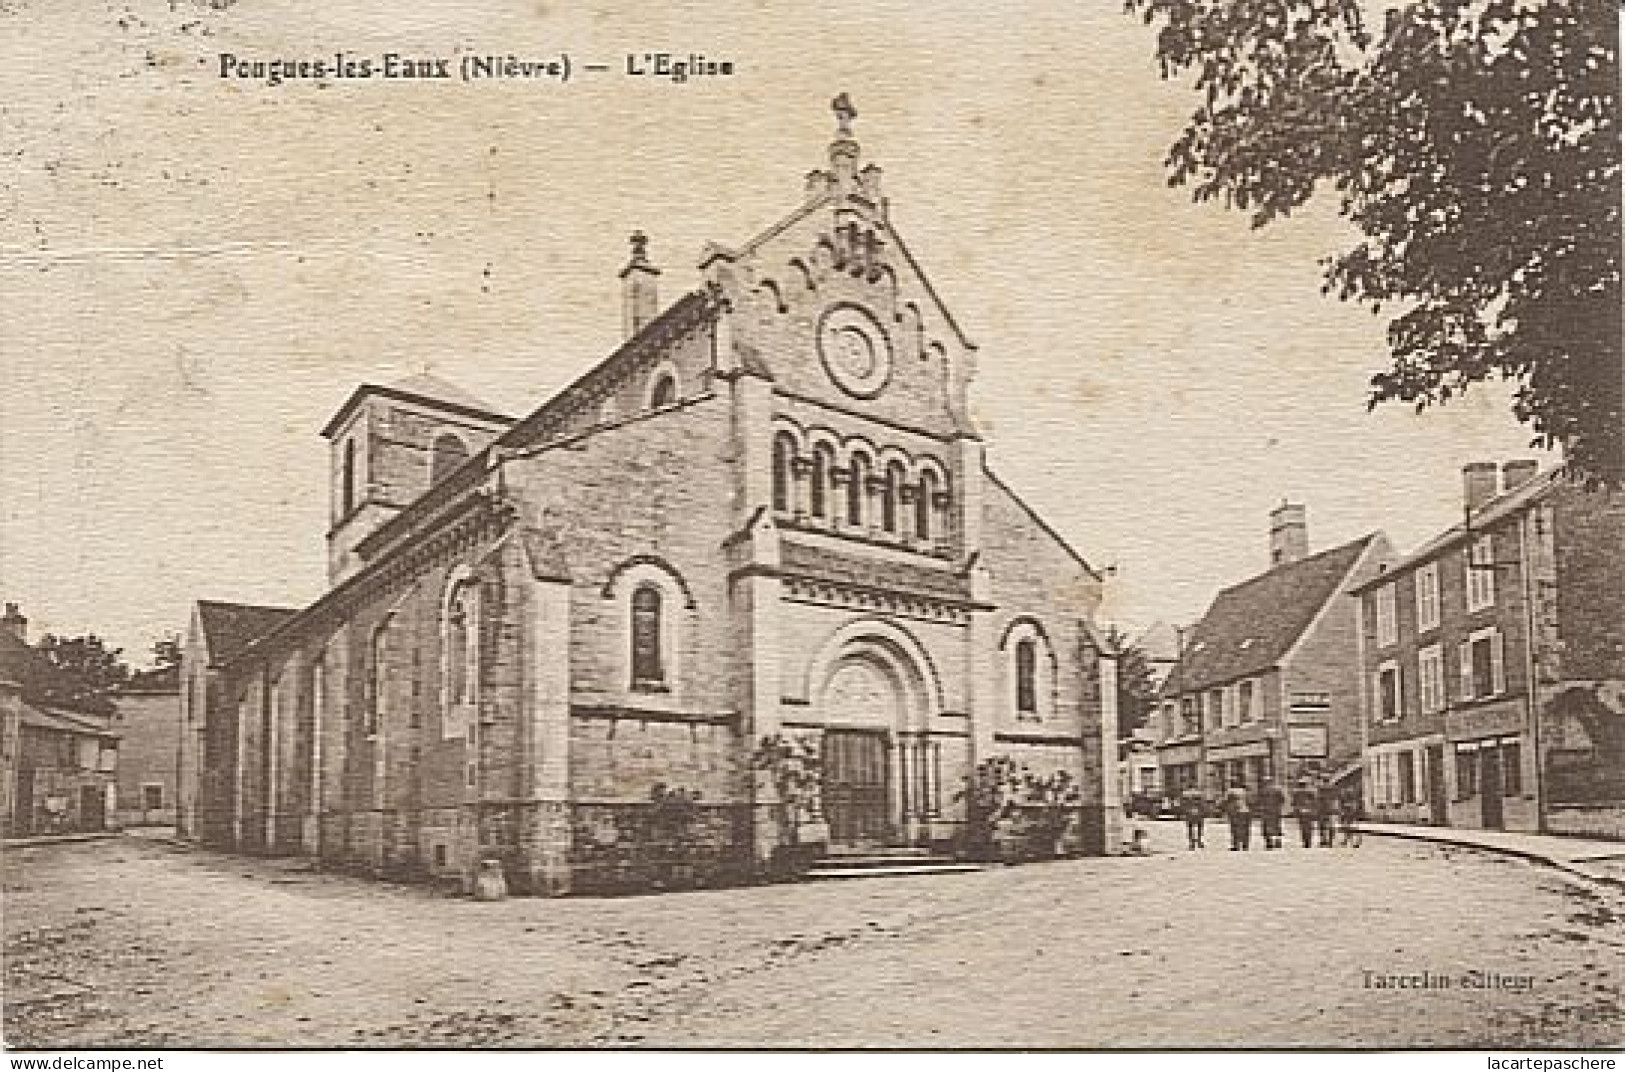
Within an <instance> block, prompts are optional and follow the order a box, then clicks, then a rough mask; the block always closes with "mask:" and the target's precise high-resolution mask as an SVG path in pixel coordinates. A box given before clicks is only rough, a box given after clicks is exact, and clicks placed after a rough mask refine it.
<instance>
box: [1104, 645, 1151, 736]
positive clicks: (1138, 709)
mask: <svg viewBox="0 0 1625 1072" xmlns="http://www.w3.org/2000/svg"><path fill="white" fill-rule="evenodd" d="M1106 640H1107V643H1109V644H1110V645H1111V646H1112V648H1113V649H1114V650H1115V651H1116V653H1117V736H1118V737H1119V738H1127V737H1132V736H1133V735H1134V731H1135V730H1137V729H1139V728H1140V727H1141V726H1144V725H1145V723H1146V720H1147V719H1148V718H1150V717H1151V712H1152V711H1153V710H1155V709H1156V705H1157V682H1156V678H1155V677H1154V676H1153V675H1152V673H1151V663H1150V662H1149V661H1148V660H1147V659H1146V657H1145V652H1144V651H1143V650H1142V649H1141V648H1139V647H1137V646H1136V645H1134V644H1133V643H1131V642H1129V640H1128V638H1127V637H1125V636H1124V635H1123V633H1122V632H1121V631H1120V630H1119V629H1118V628H1117V627H1116V626H1115V625H1114V626H1111V627H1109V628H1108V629H1107V630H1106Z"/></svg>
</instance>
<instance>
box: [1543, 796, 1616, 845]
mask: <svg viewBox="0 0 1625 1072" xmlns="http://www.w3.org/2000/svg"><path fill="white" fill-rule="evenodd" d="M1546 830H1547V831H1548V832H1549V833H1553V834H1573V835H1578V836H1582V837H1594V838H1606V839H1609V840H1613V841H1625V802H1622V803H1618V804H1560V805H1554V806H1553V807H1551V808H1550V809H1548V810H1547V812H1546Z"/></svg>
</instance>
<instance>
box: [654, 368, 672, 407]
mask: <svg viewBox="0 0 1625 1072" xmlns="http://www.w3.org/2000/svg"><path fill="white" fill-rule="evenodd" d="M676 401H677V380H676V379H674V378H673V377H672V376H671V374H670V373H661V375H660V378H659V379H657V380H656V381H655V385H654V387H653V388H652V389H651V390H650V391H649V408H650V409H665V408H666V407H667V406H669V405H671V404H672V403H674V402H676Z"/></svg>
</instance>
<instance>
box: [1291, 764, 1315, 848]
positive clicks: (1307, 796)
mask: <svg viewBox="0 0 1625 1072" xmlns="http://www.w3.org/2000/svg"><path fill="white" fill-rule="evenodd" d="M1319 807H1320V801H1319V797H1318V796H1317V794H1316V793H1315V785H1314V783H1313V782H1311V781H1310V780H1309V779H1308V778H1307V777H1304V778H1299V779H1298V784H1297V786H1296V788H1294V789H1293V790H1292V814H1293V815H1295V816H1297V818H1298V836H1299V837H1301V838H1303V847H1304V848H1306V849H1310V848H1314V845H1315V812H1316V811H1317V810H1318V809H1319Z"/></svg>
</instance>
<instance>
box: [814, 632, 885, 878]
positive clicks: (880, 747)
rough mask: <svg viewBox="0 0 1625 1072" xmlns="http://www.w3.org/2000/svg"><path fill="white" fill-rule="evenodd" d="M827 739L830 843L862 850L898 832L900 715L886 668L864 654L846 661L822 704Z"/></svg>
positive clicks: (825, 764) (825, 772)
mask: <svg viewBox="0 0 1625 1072" xmlns="http://www.w3.org/2000/svg"><path fill="white" fill-rule="evenodd" d="M819 706H820V708H821V709H822V713H823V714H824V717H825V720H826V727H825V730H824V741H823V798H824V799H823V806H824V817H825V821H826V822H828V823H829V837H830V845H831V847H832V848H836V849H846V850H861V849H866V848H875V847H878V846H881V845H887V844H890V843H891V842H892V841H893V840H894V838H895V836H896V832H897V831H896V821H895V820H896V816H895V815H894V814H893V808H892V743H893V736H892V731H893V727H895V726H896V725H897V724H898V721H899V715H900V714H901V713H902V711H901V709H902V704H901V698H900V696H899V695H898V689H897V685H896V683H895V682H894V681H893V680H892V676H891V675H890V674H889V673H887V670H886V668H885V667H884V666H883V665H882V664H880V663H878V662H876V661H874V660H872V659H870V658H867V657H864V656H861V655H859V656H852V657H848V658H845V659H842V660H841V661H840V662H839V663H837V664H836V666H835V669H834V670H833V672H832V673H831V674H830V677H829V682H828V683H827V684H826V685H825V687H824V692H823V696H822V702H821V703H820V704H819Z"/></svg>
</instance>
